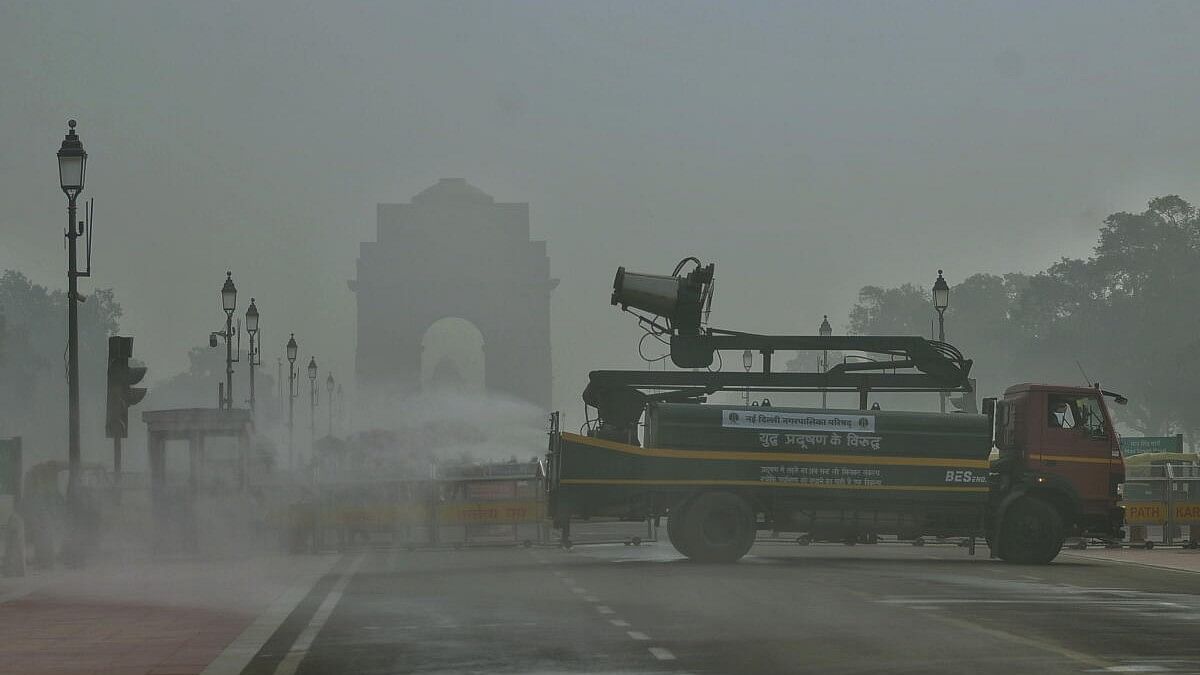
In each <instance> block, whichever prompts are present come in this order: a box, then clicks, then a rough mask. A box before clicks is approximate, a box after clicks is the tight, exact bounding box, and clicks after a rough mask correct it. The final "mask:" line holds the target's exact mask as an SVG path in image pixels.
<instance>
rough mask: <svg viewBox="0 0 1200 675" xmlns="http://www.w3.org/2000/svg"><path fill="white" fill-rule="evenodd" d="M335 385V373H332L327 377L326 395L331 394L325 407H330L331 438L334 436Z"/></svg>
mask: <svg viewBox="0 0 1200 675" xmlns="http://www.w3.org/2000/svg"><path fill="white" fill-rule="evenodd" d="M333 384H334V383H333V373H332V372H330V373H329V375H328V376H326V377H325V393H326V394H329V400H328V401H326V403H325V405H326V406H328V408H329V436H330V437H332V436H333Z"/></svg>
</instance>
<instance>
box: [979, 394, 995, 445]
mask: <svg viewBox="0 0 1200 675" xmlns="http://www.w3.org/2000/svg"><path fill="white" fill-rule="evenodd" d="M982 403H983V414H984V415H987V418H988V432H989V433H990V434H991V435H992V438H993V439H995V438H996V435H997V434H996V398H995V397H994V396H988V397H986V398H984V399H983V401H982Z"/></svg>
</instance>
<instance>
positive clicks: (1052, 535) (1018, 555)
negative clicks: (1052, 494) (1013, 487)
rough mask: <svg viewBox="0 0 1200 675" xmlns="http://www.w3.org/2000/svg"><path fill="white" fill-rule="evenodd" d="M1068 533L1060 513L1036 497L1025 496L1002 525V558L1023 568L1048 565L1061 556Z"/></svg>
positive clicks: (1012, 507)
mask: <svg viewBox="0 0 1200 675" xmlns="http://www.w3.org/2000/svg"><path fill="white" fill-rule="evenodd" d="M1065 540H1066V533H1065V531H1064V529H1063V521H1062V516H1060V515H1059V513H1058V510H1057V509H1055V508H1054V507H1053V506H1051V505H1049V504H1047V503H1046V502H1044V501H1042V500H1040V499H1037V498H1036V497H1022V498H1020V499H1019V500H1017V501H1016V502H1014V503H1013V505H1012V506H1010V507H1008V511H1007V512H1005V514H1004V520H1003V522H1001V523H1000V558H1001V559H1003V560H1004V561H1005V562H1010V563H1017V564H1020V565H1045V564H1046V563H1048V562H1050V561H1051V560H1054V558H1055V557H1057V556H1058V552H1059V551H1060V550H1061V549H1062V545H1063V541H1065Z"/></svg>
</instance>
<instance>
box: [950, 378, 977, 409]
mask: <svg viewBox="0 0 1200 675" xmlns="http://www.w3.org/2000/svg"><path fill="white" fill-rule="evenodd" d="M967 386H969V387H970V388H971V390H970V391H964V392H963V393H962V396H951V397H950V405H952V406H954V407H955V408H956V409H957V412H965V413H970V414H972V415H978V414H979V404H978V403H977V402H976V400H975V378H973V377H969V378H967Z"/></svg>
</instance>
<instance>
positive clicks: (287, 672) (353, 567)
mask: <svg viewBox="0 0 1200 675" xmlns="http://www.w3.org/2000/svg"><path fill="white" fill-rule="evenodd" d="M365 559H366V554H365V553H360V554H359V556H358V558H356V559H355V560H354V562H353V563H351V564H350V566H349V567H348V568H346V571H345V572H342V575H341V577H339V578H338V580H337V583H335V584H334V585H333V588H332V589H330V590H329V595H326V596H325V599H324V600H323V601H322V602H321V606H320V607H317V611H316V612H315V613H313V617H312V619H311V620H310V621H309V622H308V625H307V626H305V627H304V630H302V631H300V636H299V637H297V638H296V641H295V642H293V643H292V647H291V649H289V650H288V653H287V655H286V656H284V657H283V660H282V661H280V662H279V667H277V668H276V669H275V675H293V674H294V673H295V672H296V669H297V668H299V667H300V662H301V661H303V660H304V657H305V656H307V655H308V648H309V647H311V646H312V643H313V640H315V639H316V638H317V634H318V633H320V632H321V629H322V628H324V627H325V622H326V621H328V620H329V615H330V614H333V608H334V607H336V606H337V604H338V602H340V601H341V599H342V592H343V591H345V590H346V586H347V585H348V584H349V583H350V579H351V578H352V577H353V576H354V574H355V573H356V572H358V568H359V566H361V565H362V563H363V560H365Z"/></svg>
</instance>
